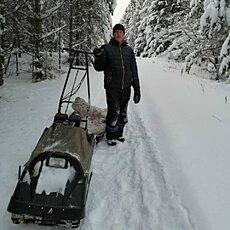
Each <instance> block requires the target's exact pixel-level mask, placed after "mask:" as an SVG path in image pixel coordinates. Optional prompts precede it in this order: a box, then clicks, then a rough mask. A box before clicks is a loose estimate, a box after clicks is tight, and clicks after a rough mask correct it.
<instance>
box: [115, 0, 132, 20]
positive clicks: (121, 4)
mask: <svg viewBox="0 0 230 230" xmlns="http://www.w3.org/2000/svg"><path fill="white" fill-rule="evenodd" d="M129 2H130V0H117V6H116V8H115V11H114V14H113V16H112V20H113V25H115V24H116V23H119V21H120V19H121V18H122V16H123V14H124V12H125V8H126V7H127V6H128V4H129Z"/></svg>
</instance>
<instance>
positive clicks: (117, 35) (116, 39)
mask: <svg viewBox="0 0 230 230" xmlns="http://www.w3.org/2000/svg"><path fill="white" fill-rule="evenodd" d="M124 35H125V28H124V26H123V25H121V24H116V25H115V26H114V27H113V37H112V38H111V40H110V42H109V43H108V44H105V45H103V46H102V47H101V48H96V49H94V51H93V53H94V56H95V62H94V68H95V70H97V71H104V88H105V91H106V101H107V116H106V138H107V143H108V145H116V143H117V140H118V141H121V142H123V141H125V139H124V137H123V130H124V126H125V124H126V123H127V122H128V120H127V107H128V102H129V99H130V94H131V86H133V88H134V98H133V100H134V102H135V103H139V101H140V98H141V94H140V84H139V78H138V71H137V65H136V59H135V55H134V52H133V50H132V48H131V47H130V46H128V45H127V42H126V40H125V39H124Z"/></svg>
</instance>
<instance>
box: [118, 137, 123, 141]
mask: <svg viewBox="0 0 230 230" xmlns="http://www.w3.org/2000/svg"><path fill="white" fill-rule="evenodd" d="M117 140H118V141H120V142H124V141H125V138H124V137H118V138H117Z"/></svg>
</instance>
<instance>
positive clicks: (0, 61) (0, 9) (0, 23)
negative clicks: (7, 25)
mask: <svg viewBox="0 0 230 230" xmlns="http://www.w3.org/2000/svg"><path fill="white" fill-rule="evenodd" d="M3 13H4V3H3V0H0V15H1V17H0V85H3V83H4V81H3V76H4V68H3V67H4V55H3V53H2V51H3V48H4V38H3V31H4V16H3Z"/></svg>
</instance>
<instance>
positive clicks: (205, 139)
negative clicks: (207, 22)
mask: <svg viewBox="0 0 230 230" xmlns="http://www.w3.org/2000/svg"><path fill="white" fill-rule="evenodd" d="M138 66H139V75H140V79H141V89H142V99H141V102H140V103H139V104H138V105H135V104H134V103H133V102H130V106H129V123H128V124H127V126H126V130H125V136H126V142H125V143H119V144H118V145H117V146H115V147H109V146H107V145H106V143H105V142H103V141H102V142H100V143H99V144H98V145H97V146H96V149H95V152H94V155H93V160H92V171H93V173H94V174H93V177H92V181H91V187H90V192H89V197H88V201H87V214H86V218H85V219H84V221H82V224H81V229H83V230H150V229H155V230H189V229H194V230H217V229H218V230H229V226H230V218H229V217H230V214H229V209H230V196H229V191H230V167H229V165H230V156H229V153H228V151H227V150H228V149H230V141H229V132H230V131H229V130H230V102H229V100H230V86H229V85H226V84H223V83H216V82H213V81H209V80H204V79H202V78H199V77H195V76H192V75H187V74H183V75H181V70H180V68H176V67H174V65H173V64H169V63H167V62H166V61H165V60H163V59H138ZM64 76H65V74H64V75H63V77H57V78H56V79H54V80H46V81H44V82H40V83H36V84H32V83H31V80H30V79H29V77H28V76H26V75H25V76H22V75H21V76H20V77H10V78H8V79H5V85H4V86H2V87H0V118H1V119H0V197H1V201H0V204H1V205H0V206H1V210H0V223H1V225H0V226H1V227H0V229H4V230H13V229H19V230H25V229H27V230H28V229H54V228H52V227H43V226H31V225H19V226H18V225H14V224H12V222H11V220H10V214H9V213H8V212H7V211H6V209H7V205H8V202H9V200H10V196H11V195H12V193H13V191H14V188H15V185H16V181H17V170H18V165H19V164H23V163H25V162H26V161H27V160H28V158H29V156H30V154H31V152H32V150H33V148H34V147H35V145H36V142H37V141H38V139H39V137H40V135H41V133H42V131H43V129H44V128H45V126H50V125H51V123H52V120H53V115H54V114H55V113H56V111H57V105H58V100H59V96H60V93H61V89H62V86H63V82H64ZM91 88H92V90H91V91H92V92H91V93H92V96H91V97H92V104H93V105H96V106H100V107H105V95H104V90H103V77H102V73H96V72H95V71H94V70H91ZM82 94H83V93H82Z"/></svg>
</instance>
